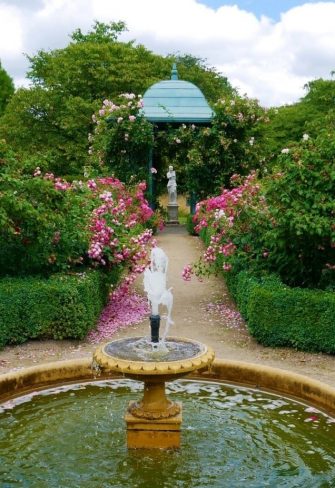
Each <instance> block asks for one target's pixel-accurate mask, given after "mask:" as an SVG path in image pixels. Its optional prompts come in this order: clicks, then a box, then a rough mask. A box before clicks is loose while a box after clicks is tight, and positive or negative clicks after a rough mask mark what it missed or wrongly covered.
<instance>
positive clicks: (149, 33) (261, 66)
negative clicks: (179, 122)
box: [0, 0, 335, 106]
mask: <svg viewBox="0 0 335 488" xmlns="http://www.w3.org/2000/svg"><path fill="white" fill-rule="evenodd" d="M95 20H98V21H100V22H110V21H118V20H123V21H125V22H126V24H127V27H128V32H127V33H124V34H122V36H121V40H124V41H127V40H133V39H134V40H135V42H136V43H141V44H144V45H145V46H146V47H147V48H148V49H150V50H152V51H153V52H155V53H158V54H162V55H167V54H172V53H176V52H179V53H181V54H184V53H187V54H193V55H195V56H197V57H201V58H205V59H207V62H208V64H209V65H210V66H213V67H215V68H216V69H217V70H218V71H219V72H220V73H222V74H223V75H224V76H227V77H228V79H229V81H230V82H231V83H232V85H233V86H234V87H236V88H237V89H238V90H239V92H240V93H241V95H243V94H247V95H248V96H249V97H253V98H257V99H258V100H259V101H260V102H261V104H262V105H264V106H278V105H283V104H287V103H294V102H296V101H297V100H299V98H301V97H302V96H304V94H305V93H306V92H305V89H304V86H305V84H306V83H307V82H308V81H311V80H313V79H317V78H321V77H322V78H330V76H331V75H330V73H331V71H333V70H335V56H334V53H335V0H325V1H315V0H305V1H300V0H0V60H1V63H2V66H3V67H4V68H5V69H6V71H7V72H8V74H9V75H10V76H11V77H12V78H13V79H14V82H15V85H16V86H17V87H19V86H28V81H27V79H26V78H25V74H26V72H27V70H28V68H29V61H28V60H27V59H26V57H25V56H24V53H26V54H28V55H34V54H36V53H37V51H38V50H40V49H45V50H50V49H57V48H63V47H65V46H66V45H67V44H68V43H69V41H70V38H69V35H70V34H71V33H72V32H73V31H74V30H75V29H77V28H78V27H79V28H81V30H82V31H83V32H87V31H88V30H89V29H90V27H91V26H92V25H93V23H94V21H95Z"/></svg>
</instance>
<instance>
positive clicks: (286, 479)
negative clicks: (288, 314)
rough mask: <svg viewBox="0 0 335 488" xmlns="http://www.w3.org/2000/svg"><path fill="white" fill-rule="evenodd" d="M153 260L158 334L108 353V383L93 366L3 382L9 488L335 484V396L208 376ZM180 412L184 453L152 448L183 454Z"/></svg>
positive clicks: (263, 380)
mask: <svg viewBox="0 0 335 488" xmlns="http://www.w3.org/2000/svg"><path fill="white" fill-rule="evenodd" d="M155 253H156V254H157V258H158V259H157V261H158V262H157V263H155V262H153V261H155V255H154V256H153V258H154V259H153V260H152V263H151V267H150V268H149V269H148V270H147V272H146V275H145V287H146V291H147V293H148V297H149V300H150V303H151V312H152V315H151V320H150V322H151V326H152V332H151V336H150V337H149V338H147V339H146V338H134V339H124V340H122V341H113V342H110V343H109V344H107V345H105V346H103V347H101V348H98V350H97V351H96V353H95V361H96V362H97V363H98V364H99V368H100V370H101V376H100V377H99V378H96V376H95V373H94V371H92V361H91V359H89V358H87V359H86V358H85V359H80V360H71V361H59V362H55V363H49V364H45V365H39V366H35V367H32V368H26V369H24V370H21V371H15V372H12V373H8V374H3V375H0V481H1V483H2V485H1V486H4V487H7V486H8V488H9V487H11V486H17V485H18V484H20V485H25V486H48V487H50V488H53V487H55V488H56V487H59V486H71V487H72V486H73V487H75V486H90V488H101V486H106V487H107V486H108V487H115V488H121V487H123V486H124V487H127V486H134V487H140V486H151V487H152V488H160V487H161V486H164V487H170V486H171V487H172V486H194V487H195V486H199V487H200V486H201V488H203V487H207V486H208V487H213V486H214V487H220V488H225V487H227V488H228V487H229V488H230V487H231V486H239V487H240V488H244V487H245V488H250V487H251V486H257V487H258V486H286V487H291V488H293V487H294V488H295V487H297V486H333V482H334V479H335V468H334V466H335V421H334V419H333V418H332V417H331V416H334V415H335V390H334V389H333V388H331V387H330V386H328V385H325V384H323V383H320V382H318V381H315V380H312V379H310V378H307V377H304V376H302V375H298V374H293V373H290V372H287V371H283V370H280V369H275V368H270V367H265V366H260V365H255V364H248V363H245V362H241V361H231V360H230V361H229V360H222V359H215V361H213V363H212V364H211V368H210V369H208V365H210V363H211V361H212V360H213V356H214V354H213V352H212V351H211V350H210V349H209V348H207V347H206V346H204V345H202V344H200V343H198V342H196V341H189V340H187V339H180V338H175V337H170V336H168V329H169V327H170V326H171V325H172V324H173V322H172V318H171V310H172V301H173V297H172V292H171V289H168V288H167V287H166V270H167V261H166V263H165V264H164V263H163V259H160V258H162V257H163V255H162V254H160V252H159V251H155ZM155 253H154V254H155ZM159 255H160V257H159ZM153 284H154V286H152V285H153ZM155 292H156V293H155ZM160 305H165V306H166V307H167V312H168V313H167V317H166V326H165V330H164V332H163V334H162V337H161V339H160V338H159V331H157V323H159V322H160V316H159V313H158V312H159V306H160ZM186 374H187V375H188V376H187V378H186V379H185V378H184V379H178V378H182V376H184V375H186ZM127 378H130V379H127ZM175 379H178V380H177V381H172V380H175ZM134 380H135V381H134ZM138 380H139V381H138ZM165 382H168V384H167V386H166V389H167V391H168V395H166V392H165ZM143 383H144V395H143V399H142V400H140V401H139V400H136V399H137V396H138V394H139V392H140V391H141V390H142V388H143V387H142V384H143ZM237 385H239V386H237ZM269 392H270V393H269ZM181 402H183V405H184V416H185V418H186V424H187V427H186V428H185V429H184V433H183V437H182V444H181V447H182V449H177V450H175V449H152V448H153V447H156V448H157V447H163V448H166V447H179V445H180V442H181V439H180V425H181ZM126 404H128V405H129V407H128V410H127V412H126V414H125V419H126V423H127V437H128V447H130V448H131V447H141V448H143V447H150V449H146V450H143V449H139V450H137V449H127V447H126V444H125V442H124V431H125V429H124V427H123V425H122V423H120V415H119V412H120V409H122V408H124V405H126ZM323 412H327V413H323ZM1 483H0V484H1Z"/></svg>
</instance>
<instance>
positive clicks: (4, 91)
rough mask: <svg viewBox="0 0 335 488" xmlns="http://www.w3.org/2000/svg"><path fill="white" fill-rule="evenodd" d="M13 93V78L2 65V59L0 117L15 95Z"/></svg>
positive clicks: (0, 69)
mask: <svg viewBox="0 0 335 488" xmlns="http://www.w3.org/2000/svg"><path fill="white" fill-rule="evenodd" d="M13 93H14V84H13V80H12V78H11V77H10V76H9V75H8V73H7V72H6V71H5V69H4V68H3V67H2V66H1V61H0V117H1V115H2V114H3V112H4V111H5V107H6V105H7V103H8V102H9V99H10V97H11V96H12V95H13Z"/></svg>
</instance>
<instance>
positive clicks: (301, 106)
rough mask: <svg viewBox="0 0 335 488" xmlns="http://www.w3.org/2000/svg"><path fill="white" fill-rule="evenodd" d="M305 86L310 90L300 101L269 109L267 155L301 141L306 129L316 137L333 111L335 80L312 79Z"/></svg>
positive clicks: (265, 130) (266, 137)
mask: <svg viewBox="0 0 335 488" xmlns="http://www.w3.org/2000/svg"><path fill="white" fill-rule="evenodd" d="M305 88H306V90H307V93H306V95H305V96H304V97H303V98H302V99H301V100H300V101H299V102H297V103H294V104H292V105H285V106H283V107H279V108H276V109H271V110H269V112H268V115H269V119H270V124H267V125H266V126H264V127H263V131H264V147H263V149H264V151H266V153H267V155H268V156H272V157H273V156H275V155H277V154H278V153H280V151H281V150H282V149H283V148H285V147H288V146H290V145H291V144H295V143H297V142H300V141H301V139H302V137H303V134H304V133H307V134H309V135H310V136H312V137H316V136H317V135H318V132H319V130H320V129H322V128H323V127H324V121H325V118H326V117H327V116H328V115H330V113H331V112H333V111H334V100H335V80H323V79H318V80H313V81H311V82H309V83H307V85H306V86H305Z"/></svg>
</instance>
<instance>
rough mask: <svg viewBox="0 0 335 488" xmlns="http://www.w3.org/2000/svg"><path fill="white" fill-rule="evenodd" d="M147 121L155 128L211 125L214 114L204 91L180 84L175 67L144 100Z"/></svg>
mask: <svg viewBox="0 0 335 488" xmlns="http://www.w3.org/2000/svg"><path fill="white" fill-rule="evenodd" d="M142 114H143V115H144V117H145V118H146V119H147V120H148V121H149V122H152V123H153V124H155V125H158V126H160V125H164V124H203V125H207V124H210V123H211V121H212V119H213V116H214V112H213V110H212V109H211V108H210V106H209V105H208V102H207V100H206V98H205V97H204V95H203V93H202V92H201V90H200V89H199V88H198V87H197V86H196V85H194V84H193V83H190V82H189V81H185V80H180V79H179V77H178V71H177V66H176V64H175V63H174V64H173V66H172V70H171V79H170V80H163V81H159V82H158V83H154V84H153V85H152V86H151V87H150V88H148V90H147V91H146V92H145V94H144V96H143V109H142ZM152 167H153V152H152V150H151V151H150V153H149V194H150V200H151V203H152V202H153V180H152V172H151V169H152Z"/></svg>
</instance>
